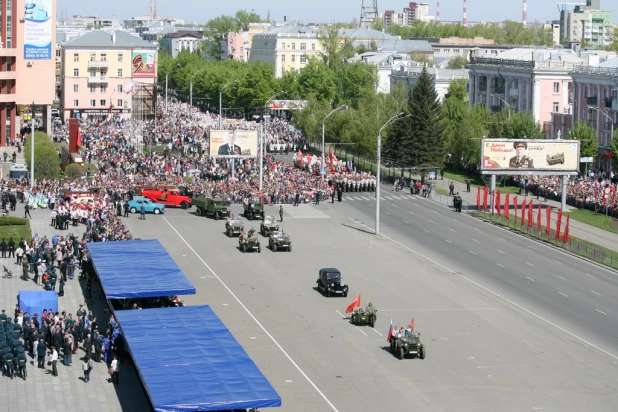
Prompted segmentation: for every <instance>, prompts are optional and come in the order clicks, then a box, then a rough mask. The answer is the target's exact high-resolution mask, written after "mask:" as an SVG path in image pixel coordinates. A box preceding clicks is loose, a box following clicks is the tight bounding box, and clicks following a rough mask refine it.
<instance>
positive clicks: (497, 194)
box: [496, 190, 502, 216]
mask: <svg viewBox="0 0 618 412" xmlns="http://www.w3.org/2000/svg"><path fill="white" fill-rule="evenodd" d="M496 213H498V216H500V215H501V214H502V211H501V210H500V191H499V190H498V191H497V192H496Z"/></svg>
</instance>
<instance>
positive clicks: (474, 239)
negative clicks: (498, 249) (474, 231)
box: [472, 239, 481, 243]
mask: <svg viewBox="0 0 618 412" xmlns="http://www.w3.org/2000/svg"><path fill="white" fill-rule="evenodd" d="M472 240H473V241H475V242H476V243H481V242H479V241H478V240H476V239H472Z"/></svg>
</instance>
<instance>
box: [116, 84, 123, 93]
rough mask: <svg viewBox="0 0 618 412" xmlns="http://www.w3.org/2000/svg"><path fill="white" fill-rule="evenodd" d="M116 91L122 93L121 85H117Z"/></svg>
mask: <svg viewBox="0 0 618 412" xmlns="http://www.w3.org/2000/svg"><path fill="white" fill-rule="evenodd" d="M116 91H117V92H118V93H122V85H121V84H119V85H118V87H116Z"/></svg>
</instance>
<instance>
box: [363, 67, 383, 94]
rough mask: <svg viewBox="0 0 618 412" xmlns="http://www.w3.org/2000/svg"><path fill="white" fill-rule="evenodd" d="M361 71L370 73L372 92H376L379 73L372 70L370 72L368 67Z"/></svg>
mask: <svg viewBox="0 0 618 412" xmlns="http://www.w3.org/2000/svg"><path fill="white" fill-rule="evenodd" d="M363 71H364V72H365V73H368V74H369V75H371V77H372V78H373V84H374V86H373V92H374V93H378V86H379V83H380V82H379V75H376V74H375V73H374V72H372V71H371V70H369V69H363ZM376 77H377V78H376Z"/></svg>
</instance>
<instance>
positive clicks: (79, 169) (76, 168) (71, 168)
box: [35, 163, 86, 180]
mask: <svg viewBox="0 0 618 412" xmlns="http://www.w3.org/2000/svg"><path fill="white" fill-rule="evenodd" d="M35 173H36V172H35ZM84 173H86V169H85V168H84V166H82V165H79V164H77V163H73V164H70V165H68V166H67V167H65V168H64V177H65V178H67V179H69V180H76V179H79V178H81V177H82V176H83V175H84Z"/></svg>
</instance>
